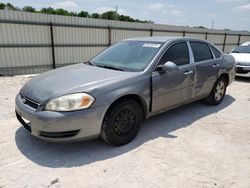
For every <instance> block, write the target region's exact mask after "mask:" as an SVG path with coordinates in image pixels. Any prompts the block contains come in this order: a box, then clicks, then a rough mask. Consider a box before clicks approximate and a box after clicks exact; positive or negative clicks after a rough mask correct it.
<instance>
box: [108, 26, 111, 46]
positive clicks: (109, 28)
mask: <svg viewBox="0 0 250 188" xmlns="http://www.w3.org/2000/svg"><path fill="white" fill-rule="evenodd" d="M108 30H109V38H108V40H109V41H108V43H109V46H111V43H112V32H111V27H110V26H109V27H108Z"/></svg>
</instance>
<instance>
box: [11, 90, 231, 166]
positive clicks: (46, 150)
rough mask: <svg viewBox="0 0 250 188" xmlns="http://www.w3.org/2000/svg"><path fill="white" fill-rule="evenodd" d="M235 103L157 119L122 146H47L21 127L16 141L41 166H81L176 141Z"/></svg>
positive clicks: (175, 112)
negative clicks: (184, 130)
mask: <svg viewBox="0 0 250 188" xmlns="http://www.w3.org/2000/svg"><path fill="white" fill-rule="evenodd" d="M234 101H235V99H234V98H233V97H232V96H230V95H226V96H225V98H224V100H223V102H222V103H221V104H220V105H218V106H209V105H206V104H205V103H204V102H203V101H198V102H195V103H192V104H189V105H186V106H183V107H180V108H177V109H174V110H171V111H168V112H165V113H162V114H160V115H157V116H154V117H152V118H150V119H148V120H147V121H145V122H144V123H143V125H142V127H141V130H140V132H139V134H138V135H137V137H136V138H135V139H134V140H133V141H132V142H131V143H129V144H127V145H124V146H121V147H112V146H109V145H108V144H106V143H104V142H103V141H102V140H101V139H96V140H92V141H85V142H77V143H67V144H55V143H48V142H45V141H41V140H39V139H37V138H35V137H33V136H30V135H29V134H28V133H27V132H26V131H25V130H24V128H22V127H20V128H19V129H18V130H17V131H16V135H15V140H16V145H17V148H18V149H19V150H20V152H21V153H22V154H23V155H24V156H25V157H27V158H28V159H29V160H31V161H33V162H34V163H37V164H39V165H41V166H46V167H50V168H60V167H66V168H70V167H75V166H82V165H85V164H89V163H92V162H95V161H101V160H105V159H110V158H113V157H116V156H119V155H121V154H124V153H126V152H129V151H132V150H133V149H136V148H137V147H138V146H140V145H142V144H144V143H146V142H148V141H150V140H153V139H156V138H159V137H165V138H172V139H175V138H176V136H175V135H174V131H175V130H178V129H181V128H185V127H188V126H190V125H192V123H193V122H195V121H196V120H199V119H201V118H203V117H205V116H207V115H211V114H214V113H217V112H219V111H220V110H223V109H225V108H226V107H228V106H229V105H231V104H232V103H233V102H234Z"/></svg>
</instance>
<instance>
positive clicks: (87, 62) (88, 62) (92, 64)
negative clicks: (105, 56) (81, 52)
mask: <svg viewBox="0 0 250 188" xmlns="http://www.w3.org/2000/svg"><path fill="white" fill-rule="evenodd" d="M84 64H88V65H91V66H96V65H95V64H94V63H91V62H90V61H86V62H84Z"/></svg>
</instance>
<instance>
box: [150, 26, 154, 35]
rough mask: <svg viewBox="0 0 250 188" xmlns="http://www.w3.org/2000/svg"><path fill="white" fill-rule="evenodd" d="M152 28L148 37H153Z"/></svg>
mask: <svg viewBox="0 0 250 188" xmlns="http://www.w3.org/2000/svg"><path fill="white" fill-rule="evenodd" d="M153 32H154V31H153V28H151V29H150V36H151V37H152V36H153Z"/></svg>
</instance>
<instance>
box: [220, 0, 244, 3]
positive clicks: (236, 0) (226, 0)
mask: <svg viewBox="0 0 250 188" xmlns="http://www.w3.org/2000/svg"><path fill="white" fill-rule="evenodd" d="M216 1H217V2H219V3H237V2H240V1H246V0H216Z"/></svg>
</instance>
